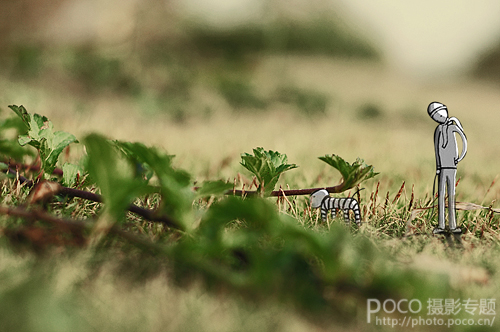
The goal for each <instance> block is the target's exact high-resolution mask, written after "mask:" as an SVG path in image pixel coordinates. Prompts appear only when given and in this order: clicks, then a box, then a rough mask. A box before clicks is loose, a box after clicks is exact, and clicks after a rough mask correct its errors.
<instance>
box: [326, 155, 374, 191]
mask: <svg viewBox="0 0 500 332" xmlns="http://www.w3.org/2000/svg"><path fill="white" fill-rule="evenodd" d="M319 159H320V160H322V161H324V162H325V163H327V164H328V165H330V166H332V167H333V168H335V169H337V170H338V171H339V172H340V174H341V175H342V190H341V191H345V190H349V189H351V188H353V187H355V186H356V185H358V184H359V183H361V182H363V181H366V180H368V179H370V178H372V177H374V176H376V175H377V174H379V173H375V172H374V170H373V166H371V165H366V164H365V163H364V161H363V160H362V159H359V158H358V159H356V161H355V162H353V163H352V165H351V164H349V163H348V162H346V161H345V160H344V159H342V158H341V157H340V156H337V155H334V154H332V155H325V156H324V157H319Z"/></svg>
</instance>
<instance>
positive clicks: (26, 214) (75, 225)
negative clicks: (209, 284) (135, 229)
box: [0, 206, 163, 252]
mask: <svg viewBox="0 0 500 332" xmlns="http://www.w3.org/2000/svg"><path fill="white" fill-rule="evenodd" d="M0 214H4V215H7V216H16V217H20V218H23V219H29V220H40V221H44V222H47V223H49V224H51V225H54V226H57V227H60V228H65V229H68V230H70V231H76V232H82V231H85V230H90V229H91V227H92V224H90V223H88V222H83V221H76V220H71V219H63V218H57V217H55V216H53V215H51V214H48V213H47V212H45V211H43V210H39V209H31V210H27V209H24V208H20V207H16V208H9V207H3V206H0ZM109 232H110V233H112V234H115V235H118V236H120V237H122V238H124V239H125V240H127V241H129V242H132V243H134V244H135V245H138V246H140V247H144V248H146V249H149V250H151V251H155V252H158V251H163V249H162V247H161V246H159V245H157V244H155V243H153V242H151V241H149V240H147V239H144V238H142V237H139V236H137V235H134V234H132V233H129V232H126V231H124V230H122V229H120V228H119V227H118V226H116V225H114V226H113V227H111V229H110V230H109Z"/></svg>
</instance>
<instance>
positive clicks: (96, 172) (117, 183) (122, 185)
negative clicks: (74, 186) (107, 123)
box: [84, 134, 153, 220]
mask: <svg viewBox="0 0 500 332" xmlns="http://www.w3.org/2000/svg"><path fill="white" fill-rule="evenodd" d="M84 144H85V147H86V148H87V154H88V165H87V171H88V173H89V175H90V177H91V178H92V180H94V181H95V182H96V184H97V185H98V186H99V188H101V193H102V196H103V200H104V203H105V204H106V205H105V208H106V209H107V211H108V212H109V213H110V215H111V216H112V217H113V218H114V219H115V220H120V219H122V218H123V217H124V215H125V210H126V209H127V207H128V206H129V205H130V204H131V203H132V201H133V200H134V199H135V198H136V197H137V196H139V195H143V194H146V193H149V192H152V191H153V189H152V187H149V186H147V185H146V184H145V183H144V182H143V181H140V180H139V179H136V178H134V177H133V174H132V170H130V169H127V165H126V164H123V163H120V159H119V154H118V152H117V151H116V150H115V148H114V145H113V144H112V142H110V141H109V140H107V139H106V138H104V137H102V136H100V135H97V134H90V135H88V136H87V137H85V139H84ZM127 171H128V172H127Z"/></svg>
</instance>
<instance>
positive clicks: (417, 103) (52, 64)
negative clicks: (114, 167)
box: [0, 0, 500, 195]
mask: <svg viewBox="0 0 500 332" xmlns="http://www.w3.org/2000/svg"><path fill="white" fill-rule="evenodd" d="M499 14H500V3H498V2H497V1H493V0H479V1H475V2H469V1H452V0H440V1H430V0H424V1H418V2H416V1H391V0H375V1H369V2H366V1H361V0H352V1H346V0H345V1H344V0H308V1H305V0H287V1H285V0H238V1H236V0H231V1H229V0H212V1H203V0H142V1H141V0H120V1H118V0H107V1H97V0H85V1H83V0H72V1H61V0H59V1H48V0H22V1H21V0H19V1H2V2H1V3H0V63H1V66H0V108H1V109H2V110H3V113H4V115H5V114H6V113H7V112H8V109H7V105H10V104H17V105H21V104H22V105H24V106H25V107H26V108H27V109H28V111H30V112H36V113H40V114H44V115H47V116H48V117H49V118H50V119H51V120H52V121H53V122H54V123H55V126H56V128H57V129H60V130H65V131H68V132H72V133H74V134H75V135H77V136H79V137H82V136H83V135H85V134H86V133H88V132H101V133H104V134H106V135H108V136H109V137H110V138H116V139H126V140H131V141H142V142H145V143H148V144H154V145H158V146H161V147H163V148H165V149H166V150H167V151H169V152H170V153H173V154H176V155H177V156H178V158H177V160H178V163H179V164H180V165H181V166H182V167H186V168H189V169H191V170H193V171H194V172H195V173H197V174H199V176H200V177H210V178H213V177H222V178H224V177H226V178H228V177H230V176H233V175H234V168H235V167H238V162H239V154H240V153H242V152H249V151H251V149H252V148H254V147H257V146H263V147H265V148H266V149H273V150H278V151H280V152H282V153H286V154H288V156H289V160H290V161H291V162H295V163H297V164H299V165H301V166H302V171H301V174H303V180H304V182H305V183H303V185H304V184H307V183H313V182H314V181H315V180H316V179H317V178H316V176H317V174H318V169H319V168H320V167H321V162H320V161H317V159H315V158H316V157H318V156H321V155H324V154H327V153H335V154H339V155H341V156H342V157H344V158H345V159H347V160H351V161H352V160H354V159H355V158H357V157H361V158H363V159H365V161H366V162H368V163H370V164H373V165H374V166H375V168H376V170H377V171H379V172H381V174H382V175H384V174H385V175H386V176H389V177H391V179H394V183H397V182H398V181H399V180H406V181H408V182H410V183H416V182H417V183H422V186H423V187H422V189H423V190H427V191H428V190H430V186H431V184H432V177H433V174H434V155H433V145H432V144H433V143H432V136H433V130H434V127H435V123H433V121H432V120H431V119H430V118H428V116H427V114H426V107H427V105H428V103H430V102H432V101H435V100H437V101H440V102H443V103H445V104H446V105H448V107H449V109H450V115H451V116H456V117H458V118H459V119H460V120H461V121H462V124H463V126H464V128H465V130H466V134H467V135H468V138H469V153H468V156H467V158H466V159H465V160H464V161H463V162H462V164H461V165H460V168H461V171H462V173H461V174H462V175H463V176H464V178H466V179H469V180H466V181H471V182H473V183H474V184H475V186H474V188H476V187H477V194H478V195H481V192H482V190H484V191H485V190H486V189H485V188H487V187H488V186H489V184H490V183H491V180H492V179H493V178H494V177H495V176H496V175H497V174H498V173H499V168H498V165H499V163H500V159H499V158H500V146H499V144H498V123H500V112H499V111H498V105H500V94H499V85H498V83H499V82H500V21H499V20H498V17H499ZM315 160H316V161H315ZM233 166H234V167H233ZM226 168H227V170H226V171H225V169H226ZM308 172H310V174H309V173H308ZM399 183H400V182H399ZM399 183H398V185H399ZM474 190H476V189H474ZM469 194H475V193H469ZM490 195H497V193H494V192H493V193H490Z"/></svg>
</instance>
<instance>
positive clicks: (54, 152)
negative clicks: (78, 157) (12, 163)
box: [9, 105, 77, 179]
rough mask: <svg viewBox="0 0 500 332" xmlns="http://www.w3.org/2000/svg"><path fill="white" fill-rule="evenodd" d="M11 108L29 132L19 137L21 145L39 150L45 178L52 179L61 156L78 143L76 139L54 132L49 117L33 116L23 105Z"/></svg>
mask: <svg viewBox="0 0 500 332" xmlns="http://www.w3.org/2000/svg"><path fill="white" fill-rule="evenodd" d="M9 108H10V109H11V110H13V111H14V112H15V113H16V114H17V115H18V116H19V117H20V118H21V119H22V121H23V123H24V125H25V126H26V129H27V131H28V132H27V134H25V135H20V136H19V138H18V142H19V144H20V145H21V146H25V145H27V144H28V145H31V146H33V147H34V148H35V149H37V150H38V153H39V155H40V160H41V164H42V165H41V168H42V172H43V176H44V178H46V179H48V178H50V176H51V175H52V172H53V171H54V169H55V168H56V164H57V160H58V158H59V155H60V154H61V152H62V151H63V150H64V148H65V147H67V146H68V145H69V144H71V143H73V142H77V140H76V137H75V136H73V135H72V134H69V133H67V132H64V131H56V132H54V126H53V124H52V122H51V121H49V119H47V117H45V116H42V115H39V114H36V113H35V114H33V115H32V114H30V113H28V111H26V109H25V108H24V107H23V106H22V105H21V106H16V105H10V106H9Z"/></svg>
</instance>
